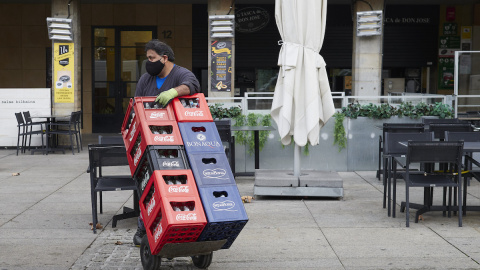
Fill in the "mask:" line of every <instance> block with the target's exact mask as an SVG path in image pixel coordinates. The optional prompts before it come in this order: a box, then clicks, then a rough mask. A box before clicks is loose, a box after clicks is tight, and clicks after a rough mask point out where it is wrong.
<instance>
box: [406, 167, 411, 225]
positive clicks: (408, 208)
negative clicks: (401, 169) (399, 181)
mask: <svg viewBox="0 0 480 270" xmlns="http://www.w3.org/2000/svg"><path fill="white" fill-rule="evenodd" d="M407 178H408V176H407ZM407 180H408V179H405V218H406V221H405V224H406V227H410V196H409V195H410V194H409V190H408V183H407Z"/></svg>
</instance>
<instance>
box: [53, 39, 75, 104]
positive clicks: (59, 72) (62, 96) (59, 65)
mask: <svg viewBox="0 0 480 270" xmlns="http://www.w3.org/2000/svg"><path fill="white" fill-rule="evenodd" d="M73 52H74V48H73V42H72V43H55V44H54V50H53V63H54V64H53V69H54V70H53V88H54V101H55V103H74V101H75V95H74V91H73V90H74V65H75V63H74V60H73Z"/></svg>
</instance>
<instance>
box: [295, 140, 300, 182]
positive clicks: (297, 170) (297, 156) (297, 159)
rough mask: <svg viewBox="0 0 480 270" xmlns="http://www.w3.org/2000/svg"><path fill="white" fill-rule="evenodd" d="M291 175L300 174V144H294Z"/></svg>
mask: <svg viewBox="0 0 480 270" xmlns="http://www.w3.org/2000/svg"><path fill="white" fill-rule="evenodd" d="M293 176H295V177H299V176H300V146H299V145H298V144H295V148H294V149H293Z"/></svg>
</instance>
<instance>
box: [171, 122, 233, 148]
mask: <svg viewBox="0 0 480 270" xmlns="http://www.w3.org/2000/svg"><path fill="white" fill-rule="evenodd" d="M178 127H179V128H180V133H181V134H182V140H183V145H184V146H185V151H186V152H187V154H192V153H205V152H210V153H225V150H224V149H223V144H222V141H221V139H220V135H219V134H218V130H217V126H216V125H215V123H214V122H183V123H178Z"/></svg>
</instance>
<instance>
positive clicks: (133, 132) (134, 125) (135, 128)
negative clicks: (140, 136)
mask: <svg viewBox="0 0 480 270" xmlns="http://www.w3.org/2000/svg"><path fill="white" fill-rule="evenodd" d="M136 130H137V122H134V123H133V127H132V130H130V139H128V140H129V141H132V139H133V136H134V135H135V131H136Z"/></svg>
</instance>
